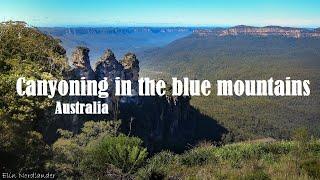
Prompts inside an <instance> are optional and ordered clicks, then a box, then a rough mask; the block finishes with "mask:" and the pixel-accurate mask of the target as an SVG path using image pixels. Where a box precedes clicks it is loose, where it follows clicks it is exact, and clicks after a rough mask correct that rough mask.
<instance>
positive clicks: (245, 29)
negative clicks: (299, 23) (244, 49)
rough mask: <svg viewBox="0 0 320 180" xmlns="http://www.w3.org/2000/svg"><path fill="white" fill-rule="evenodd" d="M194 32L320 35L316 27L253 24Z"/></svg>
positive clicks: (219, 34) (297, 35)
mask: <svg viewBox="0 0 320 180" xmlns="http://www.w3.org/2000/svg"><path fill="white" fill-rule="evenodd" d="M195 33H196V34H197V35H199V36H209V35H214V36H238V35H249V36H283V37H292V38H304V37H320V32H319V31H318V30H317V29H314V30H310V29H304V28H291V27H281V26H265V27H253V26H244V25H240V26H235V27H231V28H227V29H208V30H198V31H195Z"/></svg>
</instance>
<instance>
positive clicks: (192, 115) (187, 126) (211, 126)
mask: <svg viewBox="0 0 320 180" xmlns="http://www.w3.org/2000/svg"><path fill="white" fill-rule="evenodd" d="M72 57H73V59H72V63H73V66H74V68H73V69H72V70H71V71H70V72H69V74H68V75H67V76H68V77H67V79H80V78H81V77H86V79H96V80H102V79H103V78H104V77H106V78H108V82H109V88H108V89H109V97H108V98H106V99H98V98H88V97H72V98H68V99H67V100H65V101H69V102H70V101H72V102H74V101H81V102H90V101H92V100H97V101H104V102H107V103H108V104H109V112H110V115H96V116H93V115H90V116H88V115H81V116H77V115H73V116H71V117H65V116H64V117H63V118H64V119H65V121H66V122H68V123H70V122H71V125H69V126H67V127H63V128H66V129H70V130H72V131H73V132H74V133H78V132H79V130H80V128H81V127H82V125H83V123H84V122H85V121H87V120H92V119H95V120H107V119H121V120H122V125H121V131H122V132H123V133H124V134H127V135H134V136H138V137H140V138H142V139H143V140H144V142H145V144H146V146H147V147H148V149H149V150H150V151H151V152H155V151H159V150H161V149H164V148H166V149H171V150H175V151H183V150H184V149H185V147H186V146H187V144H192V143H194V142H196V141H197V140H200V139H206V140H212V141H219V140H220V139H221V137H222V134H224V133H226V132H227V130H226V129H224V128H223V127H222V126H220V125H218V124H217V123H216V122H215V121H214V120H212V119H210V118H208V117H207V116H204V115H202V114H201V113H199V111H197V110H196V109H194V108H193V107H192V106H190V97H174V96H170V95H166V96H163V97H158V96H155V97H139V96H138V78H139V71H140V67H139V60H138V59H137V57H136V55H135V54H133V53H127V54H126V55H125V56H124V58H123V59H122V60H121V61H117V59H116V58H115V56H114V54H113V52H112V51H111V50H109V49H107V50H106V51H105V52H104V54H103V55H102V57H101V58H100V60H99V61H97V62H96V64H95V65H94V67H95V68H94V70H93V69H92V68H91V65H90V59H89V49H87V48H84V47H78V48H76V49H75V51H74V53H73V56H72ZM116 77H120V78H121V79H123V80H130V81H131V82H132V94H133V96H130V97H128V96H126V97H119V96H115V82H114V81H115V78H116ZM68 120H69V121H68ZM70 120H71V121H70ZM204 123H208V124H206V125H203V124H204ZM202 126H205V128H204V129H202ZM205 129H208V132H207V133H203V132H205Z"/></svg>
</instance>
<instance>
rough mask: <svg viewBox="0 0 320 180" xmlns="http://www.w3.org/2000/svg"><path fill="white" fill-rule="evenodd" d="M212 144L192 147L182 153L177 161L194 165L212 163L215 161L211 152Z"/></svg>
mask: <svg viewBox="0 0 320 180" xmlns="http://www.w3.org/2000/svg"><path fill="white" fill-rule="evenodd" d="M213 150H214V147H213V146H203V147H196V148H193V149H191V150H189V151H187V152H186V153H184V154H183V155H182V156H181V157H180V158H179V162H180V163H181V164H182V165H187V166H196V165H203V164H206V163H212V162H215V161H216V158H215V156H214V154H213Z"/></svg>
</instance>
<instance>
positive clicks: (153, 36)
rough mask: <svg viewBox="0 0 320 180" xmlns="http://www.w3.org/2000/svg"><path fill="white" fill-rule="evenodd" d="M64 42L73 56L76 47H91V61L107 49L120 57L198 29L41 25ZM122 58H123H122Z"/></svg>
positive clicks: (47, 32)
mask: <svg viewBox="0 0 320 180" xmlns="http://www.w3.org/2000/svg"><path fill="white" fill-rule="evenodd" d="M39 29H40V30H41V31H42V32H44V33H46V34H49V35H51V36H53V37H55V38H58V39H60V40H61V41H62V45H63V46H64V48H65V49H66V50H67V54H68V56H69V57H70V55H71V51H72V49H74V48H75V47H76V46H86V47H88V48H90V56H91V61H96V60H97V59H98V58H99V56H100V55H101V54H102V53H103V52H104V50H105V49H107V48H109V49H112V50H113V52H114V53H115V55H116V56H121V55H123V54H125V53H127V52H129V51H130V52H135V53H136V54H139V53H140V52H142V51H144V50H146V49H149V48H154V47H161V46H164V45H167V44H168V43H170V42H172V41H174V40H176V39H179V38H182V37H185V36H187V35H190V34H191V33H192V32H193V31H194V30H195V28H174V27H173V28H150V27H75V28H64V27H54V28H45V27H40V28H39ZM119 58H121V57H119Z"/></svg>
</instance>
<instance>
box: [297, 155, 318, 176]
mask: <svg viewBox="0 0 320 180" xmlns="http://www.w3.org/2000/svg"><path fill="white" fill-rule="evenodd" d="M300 167H301V168H302V169H303V170H305V171H306V172H307V174H308V175H309V176H311V177H312V178H314V179H320V160H319V159H307V160H304V161H302V162H301V166H300Z"/></svg>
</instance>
